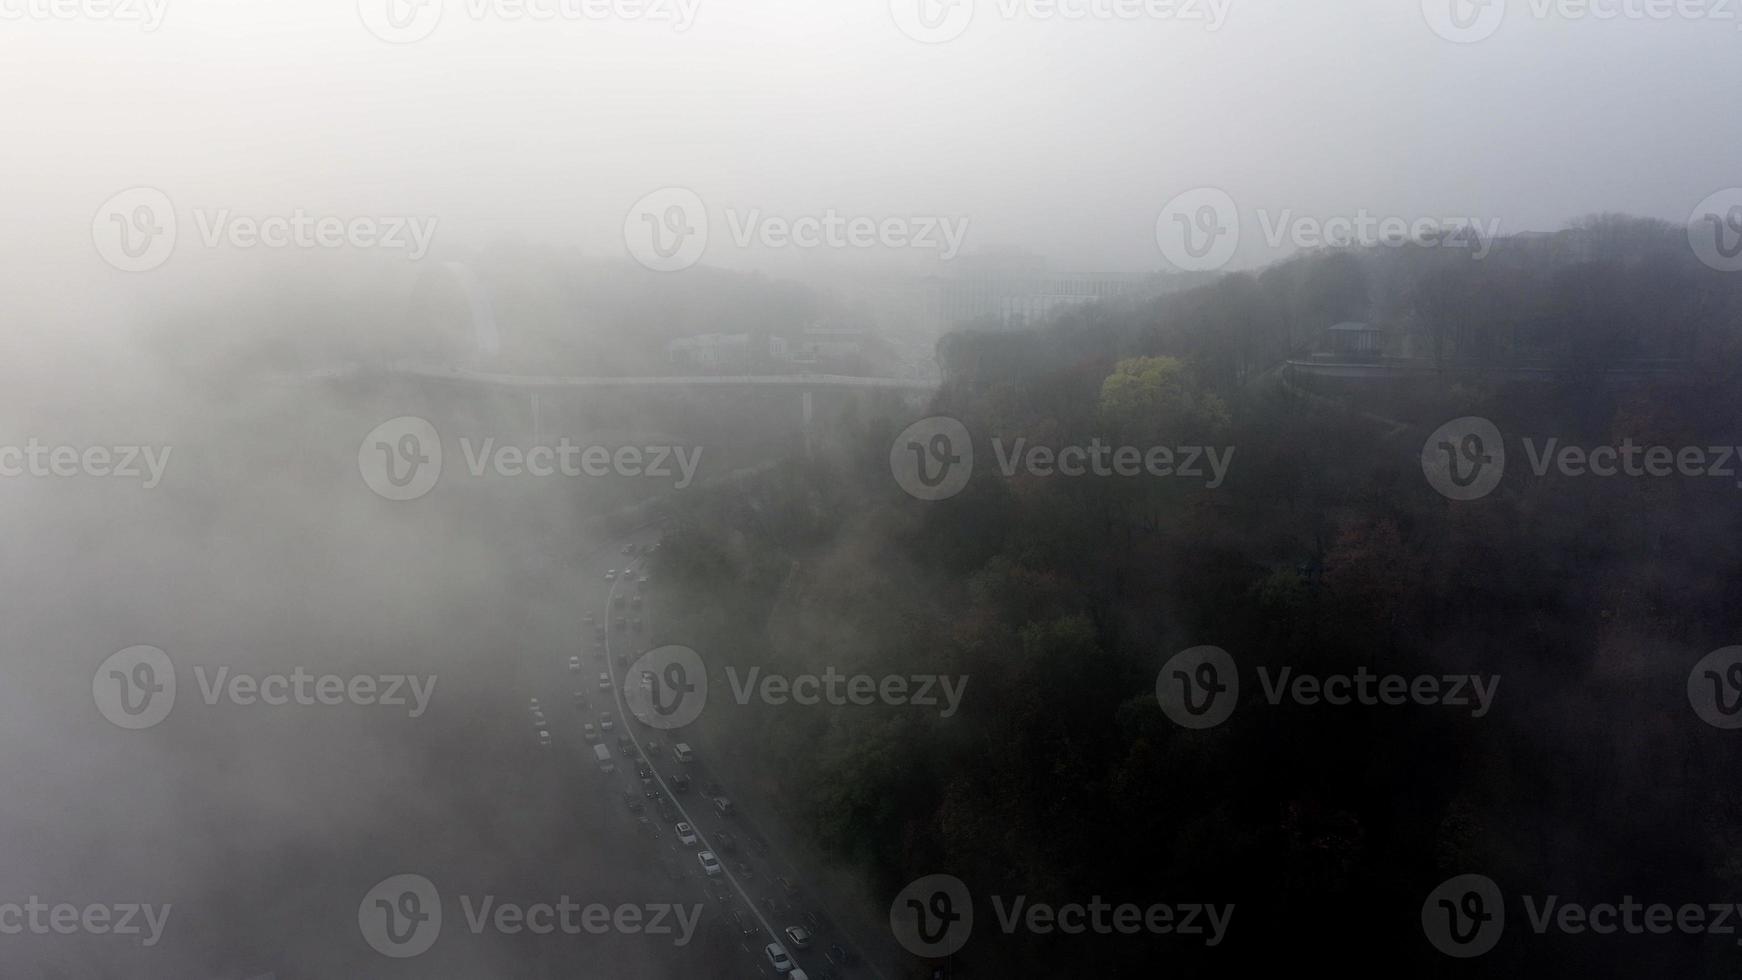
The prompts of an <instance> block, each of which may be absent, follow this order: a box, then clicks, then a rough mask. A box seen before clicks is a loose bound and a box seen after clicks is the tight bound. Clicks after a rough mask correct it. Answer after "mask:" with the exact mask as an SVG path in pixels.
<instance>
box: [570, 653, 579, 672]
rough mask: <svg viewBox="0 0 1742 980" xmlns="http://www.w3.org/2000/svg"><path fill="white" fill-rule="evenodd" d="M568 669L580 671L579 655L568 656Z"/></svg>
mask: <svg viewBox="0 0 1742 980" xmlns="http://www.w3.org/2000/svg"><path fill="white" fill-rule="evenodd" d="M569 669H570V670H572V671H574V672H575V673H577V674H578V673H580V672H581V658H580V657H570V658H569Z"/></svg>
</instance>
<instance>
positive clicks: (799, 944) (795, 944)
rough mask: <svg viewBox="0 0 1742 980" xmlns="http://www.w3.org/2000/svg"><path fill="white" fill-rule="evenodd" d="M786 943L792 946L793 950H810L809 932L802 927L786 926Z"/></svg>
mask: <svg viewBox="0 0 1742 980" xmlns="http://www.w3.org/2000/svg"><path fill="white" fill-rule="evenodd" d="M786 941H787V942H789V943H791V944H792V948H793V949H810V948H811V931H810V930H809V929H806V928H805V927H804V926H787V927H786Z"/></svg>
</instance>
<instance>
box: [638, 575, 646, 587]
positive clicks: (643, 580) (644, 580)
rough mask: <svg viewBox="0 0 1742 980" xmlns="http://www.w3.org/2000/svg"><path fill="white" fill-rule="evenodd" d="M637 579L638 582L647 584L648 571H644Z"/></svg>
mask: <svg viewBox="0 0 1742 980" xmlns="http://www.w3.org/2000/svg"><path fill="white" fill-rule="evenodd" d="M636 581H637V582H639V583H640V584H642V585H646V584H647V575H646V573H643V574H642V576H641V578H639V579H637V580H636Z"/></svg>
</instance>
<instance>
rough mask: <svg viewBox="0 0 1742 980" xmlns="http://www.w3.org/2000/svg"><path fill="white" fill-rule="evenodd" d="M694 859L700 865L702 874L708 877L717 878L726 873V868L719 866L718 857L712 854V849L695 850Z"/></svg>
mask: <svg viewBox="0 0 1742 980" xmlns="http://www.w3.org/2000/svg"><path fill="white" fill-rule="evenodd" d="M696 861H697V862H698V863H700V864H701V866H702V874H705V875H707V876H708V877H710V878H718V877H720V876H721V875H723V874H725V873H726V869H725V868H722V867H721V866H720V859H719V858H717V857H715V856H714V852H713V851H697V852H696Z"/></svg>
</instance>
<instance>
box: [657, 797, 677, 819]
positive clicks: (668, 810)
mask: <svg viewBox="0 0 1742 980" xmlns="http://www.w3.org/2000/svg"><path fill="white" fill-rule="evenodd" d="M659 816H660V819H662V820H664V821H665V822H666V823H677V818H678V812H677V810H675V809H673V808H672V805H671V801H669V800H660V801H659Z"/></svg>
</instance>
